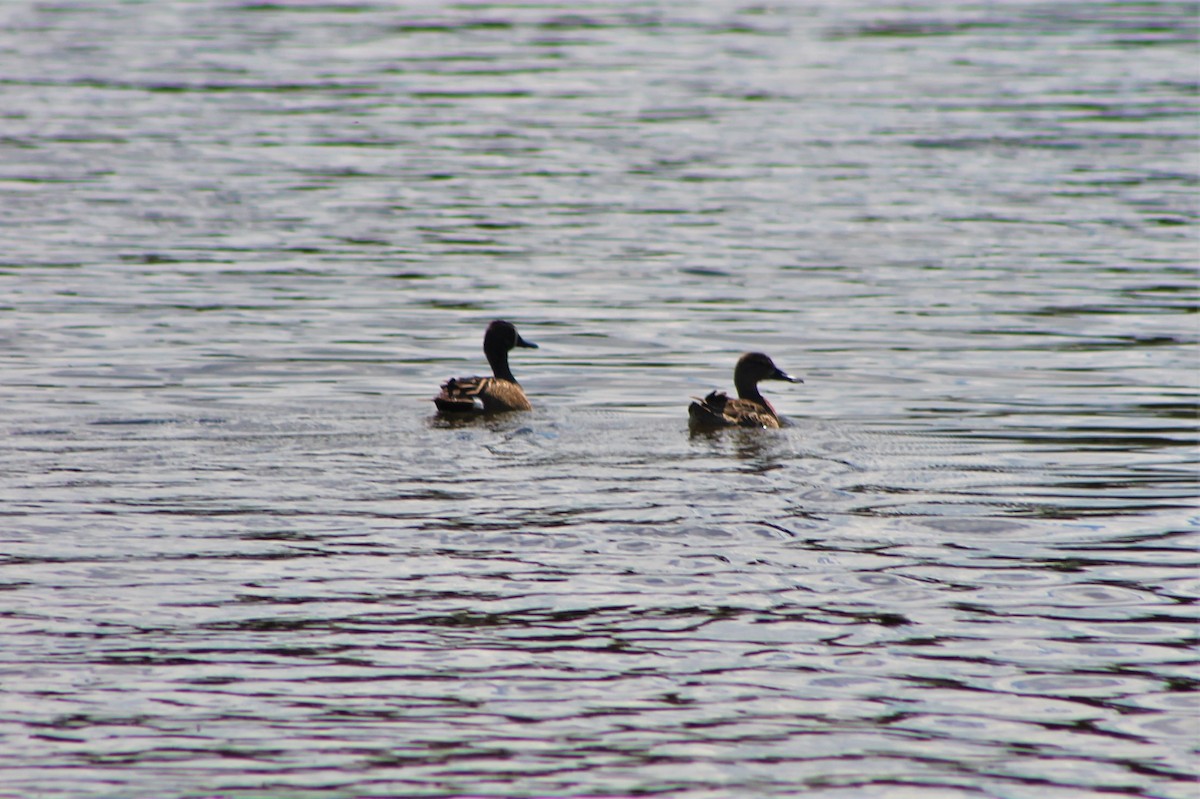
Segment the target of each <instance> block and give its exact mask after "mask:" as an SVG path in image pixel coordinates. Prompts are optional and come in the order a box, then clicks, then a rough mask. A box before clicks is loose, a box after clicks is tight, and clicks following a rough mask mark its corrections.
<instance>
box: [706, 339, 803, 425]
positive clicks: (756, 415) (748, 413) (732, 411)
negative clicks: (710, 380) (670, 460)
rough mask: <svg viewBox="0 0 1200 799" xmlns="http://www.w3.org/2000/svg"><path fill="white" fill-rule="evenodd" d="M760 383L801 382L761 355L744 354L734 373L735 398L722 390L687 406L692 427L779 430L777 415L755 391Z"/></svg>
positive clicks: (769, 404) (753, 353)
mask: <svg viewBox="0 0 1200 799" xmlns="http://www.w3.org/2000/svg"><path fill="white" fill-rule="evenodd" d="M760 380H786V381H787V382H789V383H803V382H804V381H803V380H801V379H800V378H798V377H792V376H791V375H789V374H787V373H786V372H784V371H783V370H782V369H780V368H779V367H778V366H776V365H775V363H774V362H773V361H772V360H771V359H770V358H768V357H767V356H766V355H764V354H762V353H761V352H747V353H746V354H745V355H743V356H742V357H741V358H739V359H738V362H737V366H736V367H734V370H733V384H734V386H736V387H737V393H738V396H737V399H730V398H729V395H727V394H726V393H725V392H724V391H712V392H709V394H708V396H706V397H705V398H704V399H697V400H696V401H695V402H693V403H692V404H691V405H690V406H688V419H689V420H690V422H691V424H692V426H694V427H780V426H781V424H780V420H779V414H777V413H776V412H775V409H774V408H773V407H771V403H769V402H767V400H766V398H765V397H763V395H762V394H761V393H760V392H759V390H758V383H759V381H760Z"/></svg>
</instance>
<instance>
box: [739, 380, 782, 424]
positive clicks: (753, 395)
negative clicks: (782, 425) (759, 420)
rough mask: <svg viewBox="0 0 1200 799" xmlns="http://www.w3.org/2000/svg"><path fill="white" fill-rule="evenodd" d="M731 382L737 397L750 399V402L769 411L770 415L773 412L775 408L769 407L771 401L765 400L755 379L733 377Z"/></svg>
mask: <svg viewBox="0 0 1200 799" xmlns="http://www.w3.org/2000/svg"><path fill="white" fill-rule="evenodd" d="M733 384H734V386H735V387H736V388H737V393H738V397H740V398H741V399H744V400H750V401H751V402H757V403H758V404H759V405H761V406H763V407H764V408H766V409H767V410H768V411H770V412H771V415H774V414H775V409H774V408H772V407H771V403H769V402H767V398H766V397H764V396H763V395H762V393H761V392H759V390H758V381H757V380H738V379H737V378H736V377H735V378H734V381H733Z"/></svg>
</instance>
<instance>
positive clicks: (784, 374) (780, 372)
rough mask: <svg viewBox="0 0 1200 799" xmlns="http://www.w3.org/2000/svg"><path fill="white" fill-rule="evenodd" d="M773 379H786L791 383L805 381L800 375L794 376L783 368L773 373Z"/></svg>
mask: <svg viewBox="0 0 1200 799" xmlns="http://www.w3.org/2000/svg"><path fill="white" fill-rule="evenodd" d="M771 378H772V379H773V380H786V381H787V382H789V383H803V382H804V381H803V380H801V379H800V378H798V377H792V376H791V375H789V374H788V373H787V372H785V371H783V370H782V369H776V370H775V374H773V375H771Z"/></svg>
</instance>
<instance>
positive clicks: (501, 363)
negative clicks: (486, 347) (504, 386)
mask: <svg viewBox="0 0 1200 799" xmlns="http://www.w3.org/2000/svg"><path fill="white" fill-rule="evenodd" d="M485 354H486V355H487V359H488V363H489V364H490V365H491V367H492V374H493V375H495V376H496V377H498V378H499V379H501V380H507V381H508V382H510V383H515V382H517V378H515V377H513V373H512V369H509V368H508V350H493V351H491V352H488V353H485Z"/></svg>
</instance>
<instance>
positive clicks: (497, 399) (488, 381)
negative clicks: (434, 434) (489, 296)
mask: <svg viewBox="0 0 1200 799" xmlns="http://www.w3.org/2000/svg"><path fill="white" fill-rule="evenodd" d="M513 347H529V348H530V349H537V345H536V344H534V343H532V342H529V341H526V340H525V339H523V338H521V334H520V333H518V332H517V329H516V328H515V327H513V326H512V325H511V324H510V323H508V322H505V321H502V320H499V319H497V320H496V321H495V322H492V323H491V324H490V325H488V328H487V332H486V333H484V334H483V353H484V355H486V356H487V360H488V363H489V364H490V365H491V367H492V375H493V376H492V377H452V378H450V379H449V380H447V381H446V382H445V383H443V384H442V393H440V394H438V395H437V396H436V397H434V398H433V402H434V404H436V405H437V408H438V410H439V411H442V412H443V413H497V412H500V411H528V410H532V409H533V406H532V405H530V404H529V398H528V397H526V396H525V392H524V391H523V390H522V389H521V385H520V384H519V383H518V382H517V378H515V377H513V373H512V370H511V369H509V367H508V351H509V350H511V349H512V348H513Z"/></svg>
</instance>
